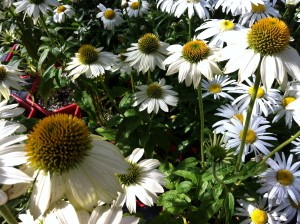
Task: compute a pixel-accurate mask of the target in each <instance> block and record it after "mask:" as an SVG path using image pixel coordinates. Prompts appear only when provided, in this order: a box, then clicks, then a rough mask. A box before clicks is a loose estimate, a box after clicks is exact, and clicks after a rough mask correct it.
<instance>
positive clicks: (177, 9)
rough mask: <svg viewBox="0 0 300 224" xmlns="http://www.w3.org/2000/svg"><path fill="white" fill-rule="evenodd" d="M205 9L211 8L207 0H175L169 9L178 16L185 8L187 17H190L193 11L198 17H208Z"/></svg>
mask: <svg viewBox="0 0 300 224" xmlns="http://www.w3.org/2000/svg"><path fill="white" fill-rule="evenodd" d="M207 9H210V10H211V9H212V7H211V5H210V4H209V2H208V1H205V0H177V1H175V2H174V4H173V6H172V9H171V11H172V12H174V15H175V16H176V17H177V18H179V17H180V16H181V15H182V14H183V13H184V12H185V11H186V10H188V17H189V18H190V19H191V18H192V17H193V16H194V14H195V12H196V13H197V15H198V16H199V18H200V19H208V18H209V12H208V10H207Z"/></svg>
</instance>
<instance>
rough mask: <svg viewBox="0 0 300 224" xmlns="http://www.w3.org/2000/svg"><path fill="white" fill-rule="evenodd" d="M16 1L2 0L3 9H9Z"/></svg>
mask: <svg viewBox="0 0 300 224" xmlns="http://www.w3.org/2000/svg"><path fill="white" fill-rule="evenodd" d="M14 1H15V0H2V6H3V8H4V9H5V8H9V7H10V6H11V5H12V4H13V2H14Z"/></svg>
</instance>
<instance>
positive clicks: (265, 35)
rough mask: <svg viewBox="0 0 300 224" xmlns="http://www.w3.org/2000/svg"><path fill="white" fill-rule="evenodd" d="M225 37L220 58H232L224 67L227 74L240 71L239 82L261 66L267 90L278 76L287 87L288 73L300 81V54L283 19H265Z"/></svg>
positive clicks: (228, 33) (220, 59)
mask: <svg viewBox="0 0 300 224" xmlns="http://www.w3.org/2000/svg"><path fill="white" fill-rule="evenodd" d="M225 36H226V42H227V44H228V46H227V47H225V48H223V49H221V51H220V58H219V59H218V60H219V61H222V60H226V59H229V61H228V62H227V64H226V66H225V68H224V73H225V74H228V73H232V72H234V71H236V70H238V76H239V81H240V82H242V81H244V80H245V79H246V78H248V77H249V76H251V75H252V74H253V73H255V71H256V70H257V69H260V73H261V78H262V82H263V85H264V87H265V88H266V90H267V91H268V90H269V89H270V88H271V86H272V84H273V82H274V80H275V79H277V81H278V82H279V83H280V84H281V85H282V87H283V88H285V87H286V84H287V80H288V77H287V73H289V74H290V75H291V76H292V78H294V79H297V80H300V56H299V54H298V52H297V51H296V50H295V49H294V48H292V47H290V46H289V41H290V32H289V28H288V26H287V25H286V24H285V23H284V22H283V21H280V20H279V19H277V18H263V19H261V20H259V21H258V22H256V23H255V24H254V25H253V26H252V27H251V28H250V29H242V30H240V31H230V32H227V33H226V35H223V37H225ZM259 66H260V67H259ZM258 67H259V68H258Z"/></svg>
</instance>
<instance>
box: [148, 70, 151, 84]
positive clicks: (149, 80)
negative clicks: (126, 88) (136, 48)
mask: <svg viewBox="0 0 300 224" xmlns="http://www.w3.org/2000/svg"><path fill="white" fill-rule="evenodd" d="M151 83H152V80H151V71H150V69H149V70H148V77H147V84H148V85H149V84H151Z"/></svg>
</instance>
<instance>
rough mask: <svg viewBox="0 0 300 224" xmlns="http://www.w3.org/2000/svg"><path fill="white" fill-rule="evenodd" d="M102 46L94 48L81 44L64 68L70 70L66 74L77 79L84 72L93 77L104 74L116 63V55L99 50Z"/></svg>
mask: <svg viewBox="0 0 300 224" xmlns="http://www.w3.org/2000/svg"><path fill="white" fill-rule="evenodd" d="M102 49H103V47H100V48H95V47H94V46H92V45H89V44H87V45H82V46H81V47H80V48H79V50H78V53H75V57H73V58H71V59H72V61H71V62H69V63H68V66H67V67H66V68H65V70H67V71H70V73H69V74H68V76H71V77H72V76H73V77H72V80H75V79H77V78H78V77H79V76H80V75H81V74H83V73H85V74H86V76H87V77H88V78H95V77H97V76H99V75H103V74H105V70H110V69H111V67H112V66H113V65H114V64H115V63H116V61H117V56H116V55H114V54H113V53H111V52H106V51H101V50H102Z"/></svg>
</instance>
